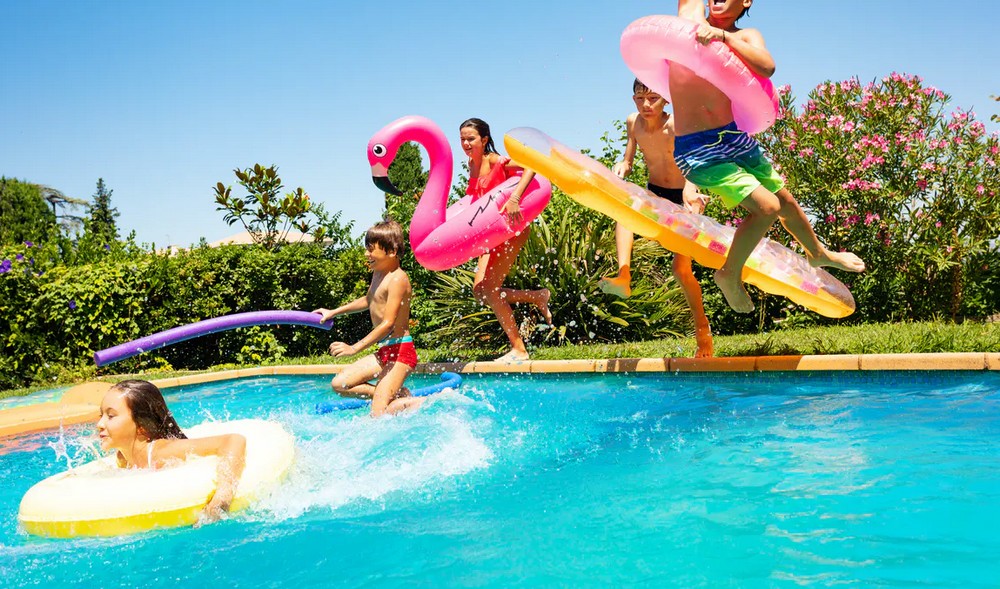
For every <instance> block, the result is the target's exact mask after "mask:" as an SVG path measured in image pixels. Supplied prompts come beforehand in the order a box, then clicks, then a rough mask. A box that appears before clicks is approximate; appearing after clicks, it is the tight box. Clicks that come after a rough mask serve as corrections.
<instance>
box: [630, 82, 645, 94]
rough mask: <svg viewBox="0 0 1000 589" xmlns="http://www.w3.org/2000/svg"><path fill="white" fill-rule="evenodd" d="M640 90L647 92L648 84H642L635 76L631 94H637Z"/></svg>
mask: <svg viewBox="0 0 1000 589" xmlns="http://www.w3.org/2000/svg"><path fill="white" fill-rule="evenodd" d="M640 92H649V86H647V85H645V84H643V83H642V82H641V81H640V80H639V78H636V79H635V81H634V82H632V94H638V93H640Z"/></svg>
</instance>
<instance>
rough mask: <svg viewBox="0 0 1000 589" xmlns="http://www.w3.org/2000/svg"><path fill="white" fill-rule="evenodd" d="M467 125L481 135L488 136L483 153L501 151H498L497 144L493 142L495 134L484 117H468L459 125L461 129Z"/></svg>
mask: <svg viewBox="0 0 1000 589" xmlns="http://www.w3.org/2000/svg"><path fill="white" fill-rule="evenodd" d="M466 127H472V128H473V129H475V130H476V133H479V136H480V137H486V138H487V140H486V147H484V148H483V153H487V154H489V153H500V152H499V151H497V146H496V145H495V144H494V143H493V135H492V134H490V126H489V125H488V124H486V121H484V120H483V119H477V118H475V117H473V118H471V119H467V120H466V121H465V122H464V123H462V124H461V125H459V126H458V130H459V131H461V130H462V129H464V128H466Z"/></svg>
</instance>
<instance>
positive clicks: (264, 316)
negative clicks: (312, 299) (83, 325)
mask: <svg viewBox="0 0 1000 589" xmlns="http://www.w3.org/2000/svg"><path fill="white" fill-rule="evenodd" d="M320 319H322V316H321V315H320V314H318V313H307V312H306V311H252V312H250V313H234V314H232V315H223V316H222V317H215V318H214V319H206V320H204V321H198V322H197V323H190V324H188V325H182V326H180V327H174V328H172V329H167V330H165V331H161V332H159V333H154V334H153V335H147V336H146V337H143V338H139V339H137V340H132V341H130V342H126V343H124V344H119V345H117V346H114V347H111V348H107V349H104V350H100V351H98V352H94V362H95V363H96V364H97V365H98V366H105V365H107V364H112V363H114V362H118V361H120V360H124V359H126V358H131V357H132V356H136V355H138V354H141V353H143V352H151V351H153V350H158V349H160V348H162V347H165V346H170V345H173V344H176V343H179V342H182V341H185V340H189V339H192V338H196V337H201V336H203V335H209V334H212V333H218V332H220V331H229V330H230V329H237V328H240V327H252V326H254V325H304V326H308V327H318V328H320V329H326V330H329V329H330V328H331V327H333V322H332V321H331V322H329V323H323V322H322V321H320Z"/></svg>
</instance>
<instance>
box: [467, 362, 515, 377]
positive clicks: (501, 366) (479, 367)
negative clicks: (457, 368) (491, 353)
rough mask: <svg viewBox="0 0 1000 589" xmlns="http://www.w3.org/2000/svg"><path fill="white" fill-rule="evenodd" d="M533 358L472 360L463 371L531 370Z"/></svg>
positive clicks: (498, 371)
mask: <svg viewBox="0 0 1000 589" xmlns="http://www.w3.org/2000/svg"><path fill="white" fill-rule="evenodd" d="M531 364H532V361H531V360H527V361H525V362H470V363H469V364H468V365H467V366H466V367H465V369H464V370H462V372H464V373H470V372H479V373H481V374H499V373H503V372H531Z"/></svg>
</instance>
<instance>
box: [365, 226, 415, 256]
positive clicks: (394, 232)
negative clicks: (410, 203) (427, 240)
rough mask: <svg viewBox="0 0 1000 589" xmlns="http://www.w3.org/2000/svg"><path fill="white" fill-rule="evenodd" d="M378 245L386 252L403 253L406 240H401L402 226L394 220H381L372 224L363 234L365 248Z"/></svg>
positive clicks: (397, 254)
mask: <svg viewBox="0 0 1000 589" xmlns="http://www.w3.org/2000/svg"><path fill="white" fill-rule="evenodd" d="M372 245H378V246H379V247H381V248H382V250H383V251H384V252H385V253H387V254H396V256H397V257H398V256H399V254H401V253H403V248H404V247H405V245H406V242H405V241H404V240H403V228H402V227H401V226H400V225H399V223H397V222H395V221H390V220H387V221H381V222H379V223H376V224H375V225H373V226H372V228H371V229H369V230H368V233H366V234H365V248H369V247H371V246H372Z"/></svg>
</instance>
